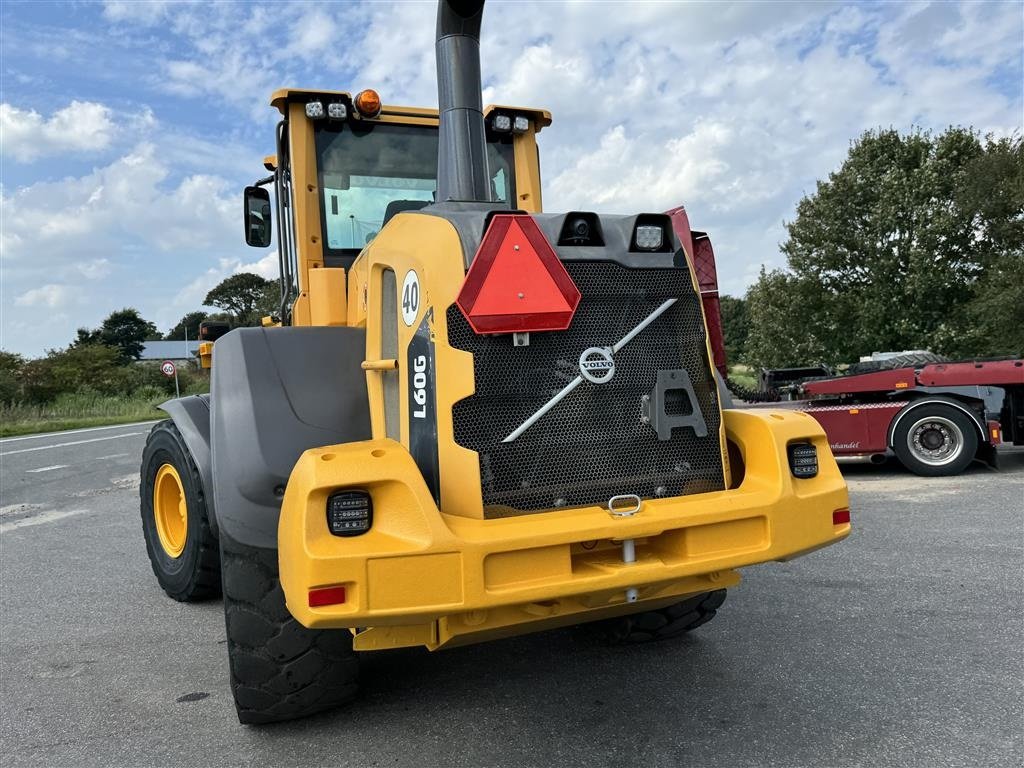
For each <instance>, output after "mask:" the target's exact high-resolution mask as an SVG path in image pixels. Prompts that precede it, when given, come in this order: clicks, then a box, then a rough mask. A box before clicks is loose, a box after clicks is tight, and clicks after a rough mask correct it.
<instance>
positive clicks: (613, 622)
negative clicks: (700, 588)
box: [580, 589, 726, 645]
mask: <svg viewBox="0 0 1024 768" xmlns="http://www.w3.org/2000/svg"><path fill="white" fill-rule="evenodd" d="M725 595H726V590H724V589H717V590H715V591H714V592H703V593H701V594H699V595H694V596H693V597H689V598H687V599H686V600H683V601H682V602H679V603H675V604H673V605H670V606H667V607H665V608H659V609H658V610H654V611H643V612H642V613H633V614H629V615H628V616H617V617H616V618H614V619H603V620H601V621H595V622H591V623H590V624H583V625H581V626H580V629H582V630H584V631H585V632H586V633H587V634H588V635H591V636H594V637H596V638H597V639H599V640H601V641H603V642H605V643H608V644H609V645H624V644H629V643H649V642H651V641H654V640H665V639H668V638H670V637H677V636H678V635H682V634H684V633H686V632H689V631H690V630H692V629H696V628H697V627H699V626H700V625H701V624H707V623H708V622H709V621H711V619H713V618H714V617H715V614H716V613H717V612H718V609H719V608H720V607H721V605H722V603H724V602H725Z"/></svg>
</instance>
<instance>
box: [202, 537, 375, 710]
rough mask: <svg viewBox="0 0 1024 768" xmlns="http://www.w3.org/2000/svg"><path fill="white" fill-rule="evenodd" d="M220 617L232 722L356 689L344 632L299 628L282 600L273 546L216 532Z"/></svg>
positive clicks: (317, 703) (346, 695)
mask: <svg viewBox="0 0 1024 768" xmlns="http://www.w3.org/2000/svg"><path fill="white" fill-rule="evenodd" d="M220 542H221V567H222V569H223V573H224V618H225V623H226V625H227V645H228V661H229V664H230V667H231V693H232V694H233V695H234V697H235V708H236V710H237V711H238V721H239V722H240V723H247V724H251V725H258V724H262V723H275V722H280V721H282V720H294V719H295V718H299V717H305V716H307V715H311V714H313V713H314V712H320V711H321V710H325V709H331V708H332V707H336V706H339V705H341V704H344V703H345V702H347V701H350V700H351V699H352V698H353V697H354V696H355V694H356V688H357V682H358V669H359V667H358V660H357V658H356V653H355V651H354V650H352V633H351V632H349V631H348V630H345V629H334V630H312V629H306V628H305V627H303V626H302V625H301V624H299V623H298V622H297V621H295V619H293V618H292V616H291V614H290V613H289V612H288V608H287V607H286V606H285V600H284V593H283V592H282V591H281V583H280V581H279V580H278V570H277V550H274V549H262V548H256V547H248V546H245V545H243V544H240V543H238V542H236V541H234V540H233V539H231V538H230V536H228V535H226V534H225V533H224V532H223V531H221V537H220Z"/></svg>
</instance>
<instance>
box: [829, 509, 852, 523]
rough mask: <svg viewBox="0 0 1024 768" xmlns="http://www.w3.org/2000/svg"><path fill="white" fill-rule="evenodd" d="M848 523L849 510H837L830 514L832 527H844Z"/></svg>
mask: <svg viewBox="0 0 1024 768" xmlns="http://www.w3.org/2000/svg"><path fill="white" fill-rule="evenodd" d="M848 522H850V510H848V509H837V510H836V511H835V512H833V513H832V525H846V524H847V523H848Z"/></svg>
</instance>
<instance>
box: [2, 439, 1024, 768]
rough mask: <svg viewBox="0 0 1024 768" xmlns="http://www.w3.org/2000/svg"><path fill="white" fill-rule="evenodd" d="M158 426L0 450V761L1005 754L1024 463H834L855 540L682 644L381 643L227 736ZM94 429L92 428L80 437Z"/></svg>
mask: <svg viewBox="0 0 1024 768" xmlns="http://www.w3.org/2000/svg"><path fill="white" fill-rule="evenodd" d="M147 430H148V426H145V425H144V426H131V427H119V428H115V429H106V430H93V431H88V432H77V433H62V434H58V435H51V436H47V437H43V438H28V439H21V438H17V439H13V440H3V441H0V461H2V470H0V471H2V474H0V488H2V498H0V506H2V507H3V509H2V510H0V512H2V514H0V557H2V564H0V577H2V583H0V611H2V616H0V619H2V621H0V641H2V648H0V764H2V765H4V766H18V765H46V766H53V765H57V766H64V765H69V766H70V765H74V766H86V765H328V764H329V765H357V766H394V765H413V766H434V765H490V764H504V765H535V764H555V765H582V766H588V767H592V766H602V765H615V766H618V765H621V766H638V765H643V766H647V765H666V766H668V765H686V766H730V767H731V766H762V765H773V766H774V765H777V766H848V765H914V766H928V768H932V767H933V766H941V765H983V766H997V765H1019V764H1020V759H1021V755H1022V754H1024V736H1022V731H1024V725H1022V723H1024V683H1022V680H1024V649H1022V643H1024V640H1022V638H1024V619H1022V617H1024V577H1022V564H1024V552H1022V542H1024V452H1020V451H1018V452H1011V453H1010V454H1008V455H1007V456H1006V457H1005V459H1006V461H1005V463H1006V469H1005V470H1004V471H1003V472H1001V473H999V474H996V473H993V472H991V471H989V470H987V469H984V468H981V467H977V468H974V469H972V470H971V471H970V472H969V473H968V474H967V475H965V476H963V477H959V478H952V479H940V480H921V479H919V478H916V477H913V476H911V475H909V474H907V473H906V472H904V471H903V470H901V469H899V468H898V467H884V468H881V469H877V468H873V467H854V468H851V470H850V471H849V472H848V477H849V479H850V484H851V489H852V496H853V511H854V512H853V513H854V522H855V530H854V533H853V535H852V537H851V538H850V539H848V540H847V541H846V542H844V543H842V544H840V545H838V546H836V547H832V548H830V549H827V550H824V551H821V552H818V553H815V554H813V555H811V556H809V557H806V558H803V559H800V560H797V561H794V562H792V563H788V564H772V565H765V566H759V567H756V568H752V569H749V570H747V571H746V574H745V575H746V579H745V582H744V584H743V585H741V586H740V588H738V589H736V590H734V591H733V592H732V593H731V594H730V597H729V600H728V601H727V602H726V604H725V606H724V608H723V609H722V611H721V612H720V613H719V616H718V618H716V619H715V620H714V621H713V622H711V623H710V624H708V625H706V626H705V627H702V628H701V629H700V630H698V631H697V632H695V633H694V634H693V635H692V636H690V637H687V638H684V639H682V640H679V641H673V642H666V643H662V644H656V645H652V646H647V647H637V648H624V649H612V650H608V649H605V648H601V647H598V646H596V645H590V644H587V643H583V642H580V641H579V640H578V639H576V638H575V637H574V635H573V634H572V633H570V632H568V631H558V632H549V633H544V634H540V635H533V636H527V637H523V638H517V639H512V640H507V641H503V642H498V643H492V644H487V645H481V646H476V647H468V648H462V649H456V650H451V651H445V652H440V653H436V654H429V653H427V652H425V651H418V650H403V651H392V652H387V653H382V654H378V655H374V656H370V657H368V658H367V659H366V660H365V664H364V667H363V669H364V693H363V695H362V697H361V699H360V700H359V701H358V703H356V704H355V705H353V706H351V707H349V708H348V709H345V710H342V711H339V712H336V713H331V714H325V715H321V716H318V717H316V718H313V719H311V720H308V721H305V722H301V723H293V724H285V725H280V726H275V727H270V728H263V729H250V728H244V727H242V726H240V725H238V723H237V721H236V720H235V717H234V712H233V708H232V705H231V700H230V694H229V692H228V688H227V684H226V674H227V670H226V654H225V650H224V646H223V643H224V627H223V618H222V614H221V606H220V604H219V603H207V604H202V605H191V606H188V605H181V604H178V603H175V602H173V601H171V600H169V599H167V598H165V597H164V596H163V594H162V593H161V592H160V591H159V589H158V588H157V586H156V584H155V582H154V580H153V577H152V574H151V573H150V570H149V564H148V562H147V560H146V556H145V552H144V548H143V543H142V535H141V532H140V525H139V520H138V504H137V493H138V491H137V483H138V480H137V477H136V472H137V466H138V455H139V453H140V451H141V447H142V444H143V440H144V433H145V431H147ZM87 441H92V442H87Z"/></svg>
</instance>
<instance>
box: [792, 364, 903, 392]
mask: <svg viewBox="0 0 1024 768" xmlns="http://www.w3.org/2000/svg"><path fill="white" fill-rule="evenodd" d="M915 386H917V382H916V380H915V379H914V369H913V368H899V369H897V370H895V371H876V372H875V373H862V374H860V375H859V376H839V377H837V378H835V379H823V380H822V381H809V382H807V383H806V384H804V391H805V392H807V394H809V395H851V394H853V393H855V392H892V391H894V390H901V389H914V387H915Z"/></svg>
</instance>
